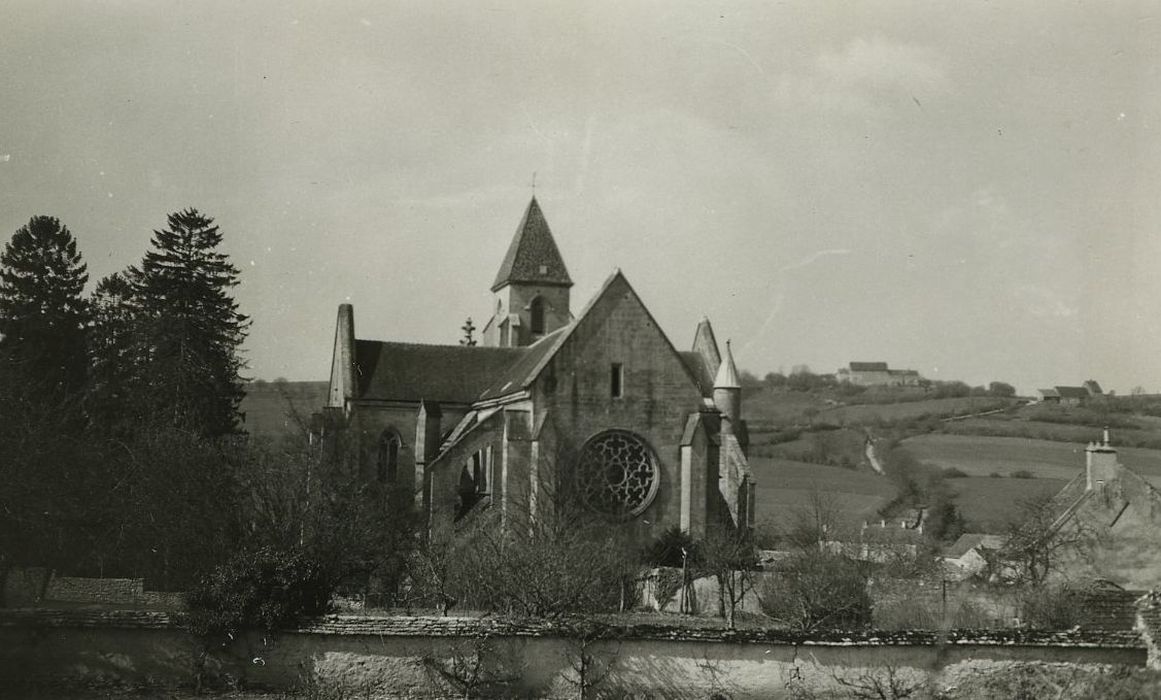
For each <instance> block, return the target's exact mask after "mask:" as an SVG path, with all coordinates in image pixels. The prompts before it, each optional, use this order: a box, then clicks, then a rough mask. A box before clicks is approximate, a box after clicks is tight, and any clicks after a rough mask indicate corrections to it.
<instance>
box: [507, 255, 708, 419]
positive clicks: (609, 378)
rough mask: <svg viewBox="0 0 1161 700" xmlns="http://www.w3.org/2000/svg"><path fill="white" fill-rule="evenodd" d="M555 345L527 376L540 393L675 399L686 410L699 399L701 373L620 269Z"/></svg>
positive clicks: (600, 399) (585, 398)
mask: <svg viewBox="0 0 1161 700" xmlns="http://www.w3.org/2000/svg"><path fill="white" fill-rule="evenodd" d="M555 345H556V347H555V348H554V349H553V351H552V352H551V353H547V354H546V357H544V359H543V360H542V361H541V363H540V366H539V367H537V368H535V370H534V372H533V373H532V374H531V376H530V377H529V383H534V384H535V387H536V393H537V394H538V395H539V394H543V395H545V396H546V397H547V396H556V397H558V398H559V397H562V396H565V395H568V396H569V397H570V398H569V401H570V402H574V401H579V402H581V403H593V404H606V403H609V402H613V401H616V402H618V403H617V404H610V405H619V403H632V404H640V403H641V402H656V403H661V402H666V403H674V404H675V406H677V407H679V410H680V412H681V414H682V416H684V415H685V413H687V412H688V411H689V410H695V409H696V408H697V407H698V406H699V405H700V399H701V397H702V390H701V387H700V385H699V382H698V378H697V377H696V376H695V375H694V374H693V372H692V371H691V369H690V368H689V367H688V365H687V364H686V362H685V361H684V359H683V358H682V357H681V355H680V354H679V353H678V352H677V350H676V349H675V348H674V347H673V345H672V343H670V342H669V339H668V338H667V337H666V335H665V333H664V332H663V331H662V330H661V328H660V327H659V326H658V325H657V322H656V321H655V320H654V318H653V316H652V314H650V313H649V310H648V309H647V308H646V307H645V304H644V303H643V302H642V301H641V299H640V297H638V296H637V293H636V292H635V291H634V290H633V288H632V286H631V285H630V284H629V282H628V280H626V279H625V276H624V275H623V274H622V273H621V272H620V271H617V272H616V273H614V274H613V276H612V277H610V278H609V280H608V281H607V282H606V283H605V285H604V286H603V287H602V289H601V291H600V292H599V293H598V294H597V296H596V297H595V298H594V299H593V301H592V302H591V303H590V304H589V306H588V308H586V309H585V311H584V312H583V313H582V314H581V316H580V318H578V319H577V320H576V322H575V323H574V324H573V325H572V326H571V327H570V328H568V329H566V332H565V333H564V334H562V336H561V337H560V338H559V340H557V342H556V344H555ZM552 402H553V403H555V401H552Z"/></svg>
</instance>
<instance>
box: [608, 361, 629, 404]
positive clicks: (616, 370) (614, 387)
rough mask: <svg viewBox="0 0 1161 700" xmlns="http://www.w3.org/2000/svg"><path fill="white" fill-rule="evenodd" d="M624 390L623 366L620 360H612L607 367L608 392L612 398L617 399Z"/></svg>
mask: <svg viewBox="0 0 1161 700" xmlns="http://www.w3.org/2000/svg"><path fill="white" fill-rule="evenodd" d="M624 390H625V367H624V366H623V365H622V364H621V363H620V362H614V363H613V366H612V367H611V368H610V369H609V393H610V394H612V396H613V398H614V399H619V398H621V397H622V396H623V395H624Z"/></svg>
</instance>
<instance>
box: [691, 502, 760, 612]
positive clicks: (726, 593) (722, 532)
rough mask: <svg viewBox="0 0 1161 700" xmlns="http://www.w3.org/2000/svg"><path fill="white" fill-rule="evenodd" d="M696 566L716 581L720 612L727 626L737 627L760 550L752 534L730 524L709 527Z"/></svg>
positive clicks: (752, 581) (751, 588)
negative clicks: (740, 608)
mask: <svg viewBox="0 0 1161 700" xmlns="http://www.w3.org/2000/svg"><path fill="white" fill-rule="evenodd" d="M697 568H698V569H700V570H702V571H704V572H705V573H708V574H710V575H712V576H713V577H714V578H715V579H716V580H717V583H718V601H719V609H720V610H721V615H722V617H724V618H725V620H726V627H728V628H729V629H734V627H735V626H736V616H737V611H738V608H739V607H740V606H741V605H742V601H743V600H744V598H745V597H746V594H747V593H748V592H750V591H752V590H753V589H754V575H753V572H754V569H755V568H757V551H756V549H755V548H754V538H753V534H752V533H751V532H750V531H749V530H748V529H745V528H734V527H732V526H730V525H720V526H717V527H713V528H710V529H709V530H708V531H707V532H706V536H705V539H704V540H702V542H701V543H700V546H699V547H698V563H697Z"/></svg>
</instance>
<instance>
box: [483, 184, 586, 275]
mask: <svg viewBox="0 0 1161 700" xmlns="http://www.w3.org/2000/svg"><path fill="white" fill-rule="evenodd" d="M514 282H527V283H531V284H548V285H558V286H564V287H571V286H572V279H571V278H570V277H569V276H568V268H566V267H565V265H564V259H563V258H561V256H560V250H559V249H558V248H557V247H556V241H555V240H553V238H552V231H551V230H550V229H549V228H548V221H547V220H545V218H544V213H543V212H542V211H540V203H539V202H537V201H536V196H535V195H533V197H532V201H530V202H529V203H528V209H527V210H525V212H524V218H523V219H521V220H520V226H519V227H517V229H516V235H515V237H513V238H512V244H511V245H509V246H508V253H507V254H506V255H505V256H504V262H502V263H500V271H499V272H498V273H496V281H495V282H493V283H492V291H493V292H495V291H498V290H500V289H501V288H502V287H504V286H505V285H509V284H512V283H514Z"/></svg>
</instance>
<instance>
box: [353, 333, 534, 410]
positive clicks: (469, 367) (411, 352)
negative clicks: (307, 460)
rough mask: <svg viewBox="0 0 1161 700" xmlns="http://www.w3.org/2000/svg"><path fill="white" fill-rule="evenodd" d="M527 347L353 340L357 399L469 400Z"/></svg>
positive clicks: (467, 401)
mask: <svg viewBox="0 0 1161 700" xmlns="http://www.w3.org/2000/svg"><path fill="white" fill-rule="evenodd" d="M527 351H528V349H527V348H486V347H477V346H467V345H421V344H417V343H392V342H385V341H379V340H356V341H355V374H356V384H357V391H356V394H355V397H356V398H358V399H372V400H374V399H380V400H392V401H416V402H418V401H420V400H421V399H426V400H427V401H436V402H447V403H465V404H470V403H473V402H474V401H475V400H476V399H477V397H479V395H480V392H482V391H483V390H484V389H485V388H487V387H488V385H489V384H491V383H492V382H493V381H494V380H495V378H496V377H497V376H498V375H500V374H501V373H502V372H504V371H505V370H506V369H507V368H508V367H510V366H511V365H512V364H513V363H515V362H516V361H518V360H519V359H520V358H521V357H522V356H523V355H524V354H525V353H526V352H527Z"/></svg>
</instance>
